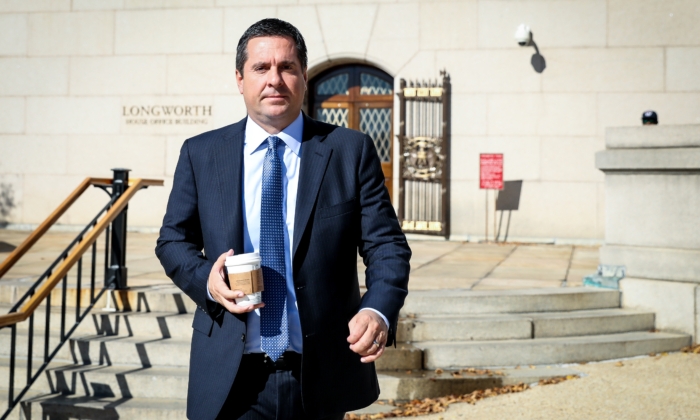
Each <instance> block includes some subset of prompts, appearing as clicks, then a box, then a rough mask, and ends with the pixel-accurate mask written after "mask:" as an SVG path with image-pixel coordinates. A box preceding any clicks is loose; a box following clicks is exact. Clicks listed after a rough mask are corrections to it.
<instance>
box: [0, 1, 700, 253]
mask: <svg viewBox="0 0 700 420" xmlns="http://www.w3.org/2000/svg"><path fill="white" fill-rule="evenodd" d="M264 17H277V18H280V19H284V20H287V21H290V22H292V23H293V24H294V25H296V26H297V27H298V28H299V29H300V30H301V31H302V33H303V34H304V36H305V38H306V41H307V44H308V49H309V76H310V78H314V77H317V76H319V75H322V74H324V73H323V72H324V71H331V69H333V68H335V67H336V66H340V65H366V66H370V67H372V68H375V69H377V71H381V72H383V73H385V74H386V75H388V76H389V77H390V78H392V79H393V82H394V85H393V86H394V92H393V93H395V92H396V89H397V88H398V86H399V81H400V79H402V78H404V79H407V80H428V79H437V78H438V77H439V71H440V70H442V69H446V70H447V71H448V72H449V74H450V76H451V81H452V98H451V107H452V112H451V117H452V126H451V129H452V130H451V131H452V133H451V160H452V166H451V172H450V186H451V202H450V210H451V234H452V238H453V239H462V240H464V239H472V240H473V239H479V238H480V237H482V236H483V231H484V212H485V209H484V207H485V206H484V199H485V197H484V191H482V190H479V189H478V176H479V172H478V155H479V153H504V160H505V179H506V180H523V181H524V183H523V190H522V198H521V202H520V209H519V210H518V211H517V212H515V213H513V219H512V222H511V226H510V237H511V238H512V239H528V240H538V241H549V240H553V239H554V240H557V241H562V242H577V241H578V242H597V241H602V239H603V237H604V230H605V226H604V224H605V215H604V208H605V203H604V198H605V194H604V184H603V180H604V177H603V174H602V173H601V172H600V171H598V170H597V169H596V167H595V163H594V156H595V152H596V151H599V150H602V149H604V147H605V146H604V137H605V129H606V127H610V126H634V125H639V124H640V117H641V114H642V112H643V111H644V110H646V109H654V110H656V111H657V112H658V113H659V119H660V123H661V124H662V125H666V124H692V123H695V124H697V123H700V78H698V77H697V75H698V74H700V25H697V22H700V2H698V1H697V0H521V1H512V0H459V1H429V0H415V1H410V0H407V1H402V0H398V1H389V0H386V1H383V0H367V1H362V0H347V1H346V0H293V1H284V0H4V1H2V2H0V194H2V195H0V196H2V197H4V199H3V201H2V203H0V206H2V210H3V212H4V216H3V217H4V219H5V221H7V222H10V223H11V224H13V225H14V226H20V225H24V226H30V225H35V224H37V223H39V222H41V220H43V218H44V217H46V216H47V215H48V214H49V213H50V211H51V210H52V209H53V208H54V207H55V206H56V205H57V204H58V203H60V201H61V200H62V199H63V198H64V197H65V196H66V195H67V194H68V193H69V192H70V191H71V190H72V189H73V188H75V186H77V184H78V183H79V181H80V180H82V179H83V178H84V177H86V176H109V175H110V171H109V169H110V168H111V167H115V166H121V167H128V168H131V169H132V170H133V172H132V176H134V177H151V178H163V179H165V183H166V188H160V189H158V188H153V189H149V190H148V191H146V192H143V193H140V194H139V195H138V196H137V197H136V198H135V200H134V201H133V203H132V205H131V207H130V209H131V211H130V215H129V221H130V225H131V226H139V227H157V226H159V224H160V222H161V219H162V216H163V213H164V209H165V203H166V200H167V196H168V192H169V186H170V185H171V182H172V176H173V171H174V168H175V163H176V161H177V157H178V152H179V148H180V145H181V144H182V142H183V141H184V140H185V139H186V138H187V137H189V136H192V135H194V134H197V133H199V132H202V131H205V130H209V129H213V128H217V127H221V126H224V125H227V124H230V123H232V122H235V121H237V120H239V119H240V118H242V117H244V116H245V108H244V104H243V100H242V98H241V96H240V95H239V93H238V90H237V88H236V83H235V77H234V68H235V66H234V63H235V48H236V44H237V41H238V38H239V37H240V35H241V34H242V32H243V31H244V30H245V28H246V27H247V26H248V25H250V24H251V23H253V22H255V21H257V20H259V19H261V18H264ZM521 23H526V24H528V25H529V26H530V27H531V28H532V32H533V34H534V39H535V41H536V43H537V45H538V47H539V50H540V52H541V54H542V55H543V56H544V57H545V59H546V64H547V67H546V69H545V70H544V72H542V73H537V72H535V71H534V70H533V68H532V66H531V64H530V58H531V56H532V54H533V53H534V50H533V49H532V48H530V47H520V46H518V44H517V43H516V42H515V39H514V37H513V33H514V31H515V28H516V27H517V26H518V25H519V24H521ZM395 97H396V95H394V98H395ZM397 103H398V100H397V99H394V105H393V113H392V114H391V115H392V118H393V132H392V138H393V139H394V140H393V142H394V143H393V148H392V153H393V155H392V158H393V162H397V161H398V145H397V143H396V140H395V136H393V135H395V134H396V133H397V130H396V127H397V126H398V116H397V114H398V113H397V112H396V110H397V109H398V108H397V106H398V105H397ZM393 171H394V175H395V176H394V187H395V188H393V191H394V202H395V203H396V202H397V199H396V197H397V188H396V186H397V185H398V184H397V182H398V167H397V165H394V168H393ZM103 201H104V195H103V193H102V192H100V191H98V190H95V191H91V192H90V193H89V194H88V195H87V196H86V197H85V198H84V199H81V201H80V203H79V204H78V205H76V207H75V208H74V209H72V210H71V211H69V212H68V213H67V214H66V215H65V216H64V217H63V218H62V219H61V220H60V222H61V223H63V224H68V225H71V224H83V223H84V222H86V221H87V220H88V219H89V217H90V216H92V215H93V214H94V213H95V211H96V209H97V208H98V206H99V205H100V203H102V202H103Z"/></svg>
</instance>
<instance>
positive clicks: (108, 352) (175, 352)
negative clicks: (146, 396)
mask: <svg viewBox="0 0 700 420" xmlns="http://www.w3.org/2000/svg"><path fill="white" fill-rule="evenodd" d="M49 340H50V344H51V346H55V344H56V343H58V335H57V334H55V333H52V334H50V336H49ZM33 344H34V350H33V355H34V356H35V357H36V356H41V357H43V351H44V334H43V333H40V332H37V333H36V334H35V335H34V338H33ZM27 346H28V336H27V335H25V334H17V347H16V351H17V353H16V355H17V357H25V358H26V356H27V354H28V353H27V348H28V347H27ZM10 347H11V346H10V331H9V330H8V329H6V328H5V329H2V330H0V357H9V356H10ZM189 357H190V340H189V339H187V340H183V339H175V338H154V337H142V336H141V337H137V336H135V337H121V336H85V337H75V338H71V339H70V340H69V341H68V342H67V343H65V344H64V345H63V346H62V347H61V349H60V350H59V351H58V352H57V353H56V357H55V358H54V361H56V362H69V363H82V364H91V363H96V364H125V365H141V366H162V367H164V366H183V367H186V366H188V365H189Z"/></svg>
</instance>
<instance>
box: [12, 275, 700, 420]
mask: <svg viewBox="0 0 700 420" xmlns="http://www.w3.org/2000/svg"><path fill="white" fill-rule="evenodd" d="M22 287H26V286H24V285H23V283H21V282H13V281H3V282H2V285H0V309H2V310H6V309H7V308H9V306H10V299H11V297H12V296H17V295H21V292H22V290H21V289H22ZM13 288H14V289H13ZM116 301H117V302H118V303H119V306H120V308H122V307H124V306H125V307H126V308H128V309H130V310H131V312H104V311H102V310H101V309H96V310H93V312H92V313H91V316H89V317H88V319H86V320H85V321H83V322H82V324H81V325H80V326H79V327H78V330H77V331H76V332H75V333H74V335H73V338H72V339H71V340H70V341H69V343H67V344H66V345H64V346H63V347H62V348H61V350H60V351H59V353H58V354H57V355H56V357H55V359H54V361H53V362H52V364H51V365H50V366H49V368H48V369H47V371H46V373H45V374H44V375H43V376H42V377H41V379H39V380H38V382H37V383H36V384H35V385H34V386H33V387H32V389H31V393H30V395H28V396H27V397H26V398H25V401H24V403H23V404H22V406H21V407H20V409H19V410H15V411H14V412H13V413H12V416H14V418H20V412H21V413H22V415H23V417H21V418H50V419H64V418H65V419H67V418H83V419H116V418H126V419H161V418H162V419H174V418H184V417H185V405H186V404H185V403H186V400H185V398H186V395H187V372H188V365H189V349H190V347H189V346H190V337H191V334H192V332H191V331H192V330H191V324H192V317H193V315H192V314H193V313H194V310H195V309H196V307H195V305H194V304H193V303H192V302H191V301H190V300H189V299H188V298H187V297H186V296H185V295H183V294H181V293H180V291H179V290H178V289H177V288H175V287H174V286H160V287H147V288H132V289H130V290H129V291H128V292H123V293H121V294H119V295H116ZM103 306H104V305H99V304H98V306H97V307H99V308H102V307H103ZM35 316H36V317H37V319H42V320H43V319H44V318H45V317H46V313H45V310H44V307H40V308H38V309H37V312H36V315H35ZM401 316H402V318H401V319H400V321H399V328H398V341H399V343H398V345H397V347H396V348H393V347H392V348H388V349H387V351H386V353H385V355H384V356H383V357H382V358H381V359H380V360H379V361H378V363H377V368H378V369H379V370H380V372H379V383H380V387H381V390H382V394H381V396H380V398H381V399H399V400H405V399H413V398H425V397H434V396H438V395H446V394H452V393H467V392H471V391H473V390H475V389H484V388H491V387H494V386H502V385H509V384H516V383H520V382H525V383H531V382H536V381H537V380H539V379H543V378H547V377H553V376H562V375H567V374H575V373H576V372H575V369H572V368H571V367H566V366H564V367H561V366H556V365H561V364H569V363H577V362H587V361H597V360H606V359H617V358H624V357H632V356H639V355H646V354H649V353H658V352H664V351H675V350H679V349H680V348H681V347H683V346H686V345H688V344H690V337H689V336H687V335H681V334H672V333H662V332H652V331H653V329H654V314H653V313H648V312H641V311H631V310H624V309H620V293H619V292H618V291H601V290H595V289H587V288H586V289H584V288H556V289H532V290H507V291H464V290H436V291H416V292H412V293H410V294H409V297H408V299H407V301H406V305H405V307H404V309H403V310H402V313H401ZM50 317H51V318H52V319H51V323H50V325H51V326H52V328H58V326H59V325H60V313H58V312H55V313H54V312H52V313H51V314H50ZM41 325H43V322H42V323H41ZM39 327H40V326H38V327H37V326H35V331H36V332H35V336H34V337H35V338H34V340H35V343H34V345H35V347H36V348H43V340H44V334H43V331H40V330H39V329H38V328H39ZM17 328H18V335H17V339H18V341H19V346H18V347H17V349H18V350H17V351H18V355H17V356H18V363H17V366H18V370H17V373H16V375H17V377H18V378H24V376H23V375H25V374H24V373H23V371H22V370H21V369H23V366H25V363H23V362H20V361H21V360H22V358H24V360H26V357H27V353H26V349H27V344H26V343H25V342H22V341H21V340H25V341H26V340H27V339H26V334H20V333H19V331H20V330H21V329H26V328H27V322H23V323H20V324H18V327H17ZM57 334H58V332H57V331H53V330H51V331H49V336H50V340H54V339H57V338H56V336H57ZM9 339H10V337H9V331H8V330H7V329H3V330H0V387H3V386H5V387H6V386H7V385H6V384H7V383H8V380H7V375H8V368H7V366H8V358H9V354H8V351H9V348H10V346H9ZM37 341H38V342H37ZM22 352H24V353H22ZM41 361H42V360H39V359H37V361H36V365H38V364H39V363H40V362H41ZM530 365H533V367H532V368H531V367H530ZM472 367H474V368H493V370H494V371H496V370H497V371H498V373H494V372H478V371H477V372H475V373H469V372H461V373H459V372H458V370H459V369H464V368H472ZM438 369H441V370H444V372H443V373H440V374H438V373H436V370H438ZM438 372H440V370H438ZM22 381H23V379H22V380H20V381H19V383H20V384H21V383H23V382H22ZM6 393H7V390H6V389H3V388H0V398H5V397H6ZM32 416H34V417H32ZM41 416H45V417H41ZM11 418H12V417H11Z"/></svg>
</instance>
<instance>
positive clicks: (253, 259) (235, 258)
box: [226, 252, 260, 267]
mask: <svg viewBox="0 0 700 420" xmlns="http://www.w3.org/2000/svg"><path fill="white" fill-rule="evenodd" d="M255 264H260V254H259V253H257V252H251V253H249V254H239V255H232V256H230V257H226V266H231V267H234V266H237V265H255Z"/></svg>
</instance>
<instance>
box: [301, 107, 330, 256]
mask: <svg viewBox="0 0 700 420" xmlns="http://www.w3.org/2000/svg"><path fill="white" fill-rule="evenodd" d="M325 137H326V136H325V134H318V131H317V128H316V124H315V122H314V120H312V119H311V118H309V117H307V116H306V115H304V134H303V138H302V144H301V170H300V172H299V186H298V188H297V203H296V214H295V216H294V242H293V247H292V260H293V259H294V255H295V254H296V251H297V247H298V246H299V242H300V241H301V238H302V236H304V231H305V230H306V226H307V224H308V222H309V217H311V211H312V210H313V208H314V204H315V203H316V197H317V196H318V190H319V188H320V186H321V182H322V181H323V175H324V174H325V173H326V166H327V165H328V160H329V159H330V157H331V153H332V151H333V149H331V148H330V147H328V146H326V145H325V144H323V143H322V141H323V139H325Z"/></svg>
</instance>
